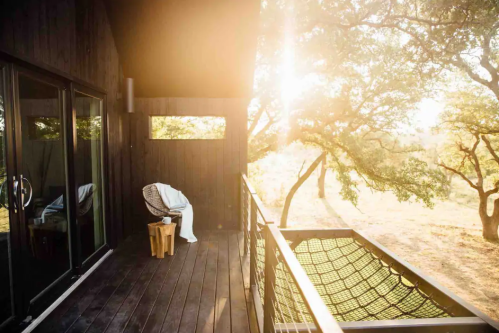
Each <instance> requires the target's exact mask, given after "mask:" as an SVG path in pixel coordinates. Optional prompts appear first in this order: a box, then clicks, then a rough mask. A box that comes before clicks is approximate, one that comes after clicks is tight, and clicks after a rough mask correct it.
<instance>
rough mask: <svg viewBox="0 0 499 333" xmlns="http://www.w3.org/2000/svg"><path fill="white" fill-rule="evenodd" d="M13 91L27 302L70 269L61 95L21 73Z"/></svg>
mask: <svg viewBox="0 0 499 333" xmlns="http://www.w3.org/2000/svg"><path fill="white" fill-rule="evenodd" d="M17 85H18V87H17V95H18V96H17V97H18V110H19V111H18V118H17V119H18V123H19V124H20V129H21V130H20V134H19V133H18V134H17V135H16V136H17V139H18V140H19V141H20V143H21V144H20V146H19V144H18V145H17V147H18V150H20V154H21V162H20V165H21V170H22V171H20V172H19V173H20V178H22V181H21V182H20V183H19V186H20V189H19V193H20V196H21V198H20V200H19V201H20V206H21V207H20V208H21V220H22V225H23V227H24V229H23V235H22V237H23V238H24V239H22V241H21V243H22V244H24V248H25V250H24V251H23V253H24V256H25V257H27V258H25V261H26V264H25V265H24V266H25V272H24V274H25V276H28V277H29V283H25V285H24V289H25V290H24V292H25V294H26V295H25V296H26V297H27V299H28V300H30V301H32V300H33V299H34V298H36V297H37V296H38V295H40V293H42V291H44V290H46V289H47V287H49V286H51V285H52V284H54V283H55V282H57V281H58V280H59V279H60V278H61V277H62V276H63V275H64V274H65V273H67V272H68V271H70V269H71V262H70V242H69V224H68V221H69V219H68V209H67V207H68V205H67V188H66V163H65V144H64V143H65V140H64V130H63V124H64V122H63V121H62V119H63V118H62V117H63V90H62V87H61V86H58V85H56V84H52V82H51V83H49V82H48V81H45V80H44V78H39V77H37V76H32V75H27V74H25V73H23V72H19V73H18V76H17ZM19 124H18V125H17V126H19ZM18 163H19V162H18ZM21 203H22V205H21Z"/></svg>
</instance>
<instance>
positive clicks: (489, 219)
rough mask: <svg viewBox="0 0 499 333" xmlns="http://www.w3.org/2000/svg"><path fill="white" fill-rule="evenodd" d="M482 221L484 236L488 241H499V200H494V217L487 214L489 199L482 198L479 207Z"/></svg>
mask: <svg viewBox="0 0 499 333" xmlns="http://www.w3.org/2000/svg"><path fill="white" fill-rule="evenodd" d="M479 213H480V219H481V220H482V235H483V238H484V239H486V240H488V241H498V240H499V236H498V232H497V230H498V228H499V199H496V200H494V212H493V213H492V216H489V215H488V214H487V198H486V197H485V198H483V197H480V207H479Z"/></svg>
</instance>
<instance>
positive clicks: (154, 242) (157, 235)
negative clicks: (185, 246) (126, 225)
mask: <svg viewBox="0 0 499 333" xmlns="http://www.w3.org/2000/svg"><path fill="white" fill-rule="evenodd" d="M176 226H177V224H175V223H171V224H164V223H163V222H156V223H149V224H148V225H147V228H148V229H149V240H150V242H151V256H156V257H157V258H164V257H165V252H168V254H169V255H171V256H172V255H173V253H174V247H175V246H174V244H175V227H176Z"/></svg>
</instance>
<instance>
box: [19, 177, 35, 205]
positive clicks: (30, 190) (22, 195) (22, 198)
mask: <svg viewBox="0 0 499 333" xmlns="http://www.w3.org/2000/svg"><path fill="white" fill-rule="evenodd" d="M24 181H26V183H28V184H29V198H28V201H27V202H26V203H24V196H25V195H26V193H28V192H27V190H26V188H25V187H24ZM19 183H20V184H21V209H22V210H24V208H26V207H28V205H29V203H30V202H31V198H32V197H33V186H31V183H30V182H29V180H28V179H26V178H24V177H23V175H21V181H20V182H19Z"/></svg>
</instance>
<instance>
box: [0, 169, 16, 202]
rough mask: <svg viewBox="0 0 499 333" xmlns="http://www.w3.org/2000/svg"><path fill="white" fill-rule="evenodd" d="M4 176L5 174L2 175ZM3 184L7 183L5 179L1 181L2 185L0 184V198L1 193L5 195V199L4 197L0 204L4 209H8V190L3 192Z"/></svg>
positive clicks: (0, 196)
mask: <svg viewBox="0 0 499 333" xmlns="http://www.w3.org/2000/svg"><path fill="white" fill-rule="evenodd" d="M4 176H5V175H4ZM14 179H15V177H14ZM5 184H7V179H5V180H4V181H3V183H2V185H0V198H2V195H5V199H6V200H4V201H1V202H0V205H1V206H2V207H3V208H5V209H7V210H9V209H10V208H9V204H8V202H9V193H8V192H7V193H5V192H4V191H5V190H4V187H5Z"/></svg>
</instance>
